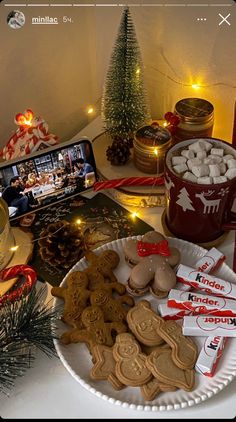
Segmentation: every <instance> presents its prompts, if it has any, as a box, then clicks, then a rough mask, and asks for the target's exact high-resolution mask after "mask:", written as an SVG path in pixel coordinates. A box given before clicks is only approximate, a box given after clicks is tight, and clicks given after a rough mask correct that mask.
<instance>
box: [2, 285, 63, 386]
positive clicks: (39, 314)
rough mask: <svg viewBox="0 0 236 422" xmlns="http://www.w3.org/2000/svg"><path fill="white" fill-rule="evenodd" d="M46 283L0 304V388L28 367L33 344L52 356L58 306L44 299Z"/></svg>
mask: <svg viewBox="0 0 236 422" xmlns="http://www.w3.org/2000/svg"><path fill="white" fill-rule="evenodd" d="M45 292H46V287H43V288H41V289H39V290H38V291H37V290H36V289H35V288H34V289H33V290H32V291H31V292H30V293H29V295H28V296H27V297H25V296H23V297H22V298H21V299H20V300H19V301H16V302H14V303H9V302H6V303H5V304H4V305H3V306H2V307H1V308H0V392H2V393H6V390H7V389H9V388H11V387H12V386H13V385H14V380H15V379H16V378H17V377H18V376H22V375H23V374H24V373H25V372H26V370H27V369H28V368H30V367H31V365H32V362H33V361H34V359H35V356H34V354H33V352H34V350H35V348H38V349H40V350H41V351H43V352H44V353H45V354H46V355H47V356H49V357H53V356H56V350H55V348H54V343H53V339H56V338H57V335H56V324H55V323H56V320H57V319H58V316H59V310H57V309H52V307H51V306H49V304H50V302H49V303H47V304H45V303H44V296H45Z"/></svg>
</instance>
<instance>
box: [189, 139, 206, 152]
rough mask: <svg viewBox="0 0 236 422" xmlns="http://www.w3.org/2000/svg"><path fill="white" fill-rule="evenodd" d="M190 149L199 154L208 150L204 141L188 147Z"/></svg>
mask: <svg viewBox="0 0 236 422" xmlns="http://www.w3.org/2000/svg"><path fill="white" fill-rule="evenodd" d="M188 149H190V150H192V151H194V152H199V151H205V150H206V146H205V143H204V142H202V141H197V142H194V143H193V144H190V145H189V146H188Z"/></svg>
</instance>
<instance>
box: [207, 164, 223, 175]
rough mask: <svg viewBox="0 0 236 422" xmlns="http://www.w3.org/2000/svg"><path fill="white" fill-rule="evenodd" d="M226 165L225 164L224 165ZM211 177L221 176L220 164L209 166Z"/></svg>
mask: <svg viewBox="0 0 236 422" xmlns="http://www.w3.org/2000/svg"><path fill="white" fill-rule="evenodd" d="M222 164H224V163H222ZM209 170H210V176H212V177H216V176H220V166H219V164H209Z"/></svg>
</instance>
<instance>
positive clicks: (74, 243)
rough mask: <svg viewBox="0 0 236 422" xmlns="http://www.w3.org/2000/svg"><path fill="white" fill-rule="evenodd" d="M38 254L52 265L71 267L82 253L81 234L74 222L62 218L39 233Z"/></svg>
mask: <svg viewBox="0 0 236 422" xmlns="http://www.w3.org/2000/svg"><path fill="white" fill-rule="evenodd" d="M40 238H41V239H40V240H39V254H40V256H41V258H42V259H43V260H44V261H46V262H47V263H48V264H50V265H52V266H53V267H58V268H71V267H72V266H73V265H74V264H75V263H76V262H77V261H78V260H79V259H80V258H81V257H82V256H83V253H84V242H83V235H82V232H81V230H80V228H79V227H78V226H77V225H76V224H71V223H69V222H68V221H65V220H62V221H58V222H56V223H51V224H49V225H48V226H47V228H45V229H43V230H42V232H41V233H40Z"/></svg>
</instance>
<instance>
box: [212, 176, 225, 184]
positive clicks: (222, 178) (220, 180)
mask: <svg viewBox="0 0 236 422" xmlns="http://www.w3.org/2000/svg"><path fill="white" fill-rule="evenodd" d="M224 182H227V177H225V176H219V177H213V183H224Z"/></svg>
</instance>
